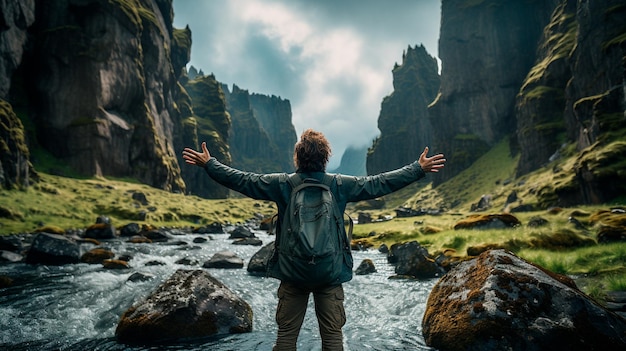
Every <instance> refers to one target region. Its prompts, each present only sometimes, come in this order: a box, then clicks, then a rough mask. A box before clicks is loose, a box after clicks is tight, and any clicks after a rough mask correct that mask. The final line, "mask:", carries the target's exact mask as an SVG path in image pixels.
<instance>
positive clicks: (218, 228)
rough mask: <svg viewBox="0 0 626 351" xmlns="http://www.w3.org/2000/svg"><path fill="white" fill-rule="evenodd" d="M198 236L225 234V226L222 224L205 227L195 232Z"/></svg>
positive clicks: (215, 223)
mask: <svg viewBox="0 0 626 351" xmlns="http://www.w3.org/2000/svg"><path fill="white" fill-rule="evenodd" d="M193 232H194V233H196V234H224V226H223V225H222V224H221V223H217V222H214V223H211V224H209V225H207V226H204V227H199V228H196V229H194V230H193Z"/></svg>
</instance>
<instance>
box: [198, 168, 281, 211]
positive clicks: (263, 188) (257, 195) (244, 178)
mask: <svg viewBox="0 0 626 351" xmlns="http://www.w3.org/2000/svg"><path fill="white" fill-rule="evenodd" d="M204 170H205V171H206V172H207V174H208V175H209V177H211V178H212V179H213V180H215V181H216V182H218V183H220V184H222V185H223V186H225V187H227V188H229V189H232V190H235V191H237V192H240V193H242V194H244V195H246V196H248V197H251V198H253V199H257V200H272V201H277V200H278V198H279V197H280V196H281V183H284V182H281V181H280V179H281V177H282V176H283V175H282V174H280V173H273V174H259V173H252V172H244V171H240V170H238V169H235V168H232V167H229V166H226V165H225V164H222V163H221V162H219V161H218V160H217V159H215V158H214V157H211V159H209V161H208V162H207V163H206V164H205V165H204Z"/></svg>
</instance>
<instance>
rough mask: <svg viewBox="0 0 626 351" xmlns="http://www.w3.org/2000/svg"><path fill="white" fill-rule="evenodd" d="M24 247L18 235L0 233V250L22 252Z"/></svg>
mask: <svg viewBox="0 0 626 351" xmlns="http://www.w3.org/2000/svg"><path fill="white" fill-rule="evenodd" d="M23 248H24V245H23V244H22V240H21V239H20V238H19V237H18V236H17V235H0V250H4V251H11V252H20V251H22V249H23Z"/></svg>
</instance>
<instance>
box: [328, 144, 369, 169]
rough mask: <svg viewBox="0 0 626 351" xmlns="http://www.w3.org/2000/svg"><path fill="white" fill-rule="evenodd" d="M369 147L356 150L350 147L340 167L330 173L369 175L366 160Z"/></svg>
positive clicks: (344, 154)
mask: <svg viewBox="0 0 626 351" xmlns="http://www.w3.org/2000/svg"><path fill="white" fill-rule="evenodd" d="M367 149H368V147H367V146H363V147H361V148H355V147H353V146H350V147H348V148H347V149H346V150H345V151H344V153H343V155H342V156H341V162H340V163H339V167H337V168H336V169H334V170H329V172H330V173H341V174H347V175H353V176H364V175H367V172H366V170H365V160H366V157H367Z"/></svg>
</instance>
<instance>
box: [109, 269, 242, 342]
mask: <svg viewBox="0 0 626 351" xmlns="http://www.w3.org/2000/svg"><path fill="white" fill-rule="evenodd" d="M250 331H252V308H251V307H250V305H249V304H248V303H247V302H245V301H244V300H242V299H241V298H240V297H239V296H237V295H236V294H235V293H233V292H232V291H231V290H230V289H228V287H226V286H225V285H224V284H222V283H221V282H220V281H219V280H217V279H215V278H214V277H213V276H211V275H210V274H209V273H207V272H206V271H203V270H178V271H176V272H175V273H174V274H173V275H172V276H171V277H170V278H169V279H168V280H167V281H165V282H164V283H163V284H161V285H160V286H159V287H158V288H157V290H156V291H155V292H154V293H152V294H151V295H150V296H148V298H146V299H145V300H143V301H141V302H139V303H137V304H135V305H133V306H132V307H131V308H129V309H128V310H127V311H126V312H124V314H123V315H122V317H121V319H120V322H119V324H118V325H117V329H116V330H115V337H116V339H117V341H118V342H121V343H126V344H162V343H168V342H172V341H177V340H185V341H192V340H194V339H201V338H206V337H209V336H214V335H224V334H233V333H245V332H250Z"/></svg>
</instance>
